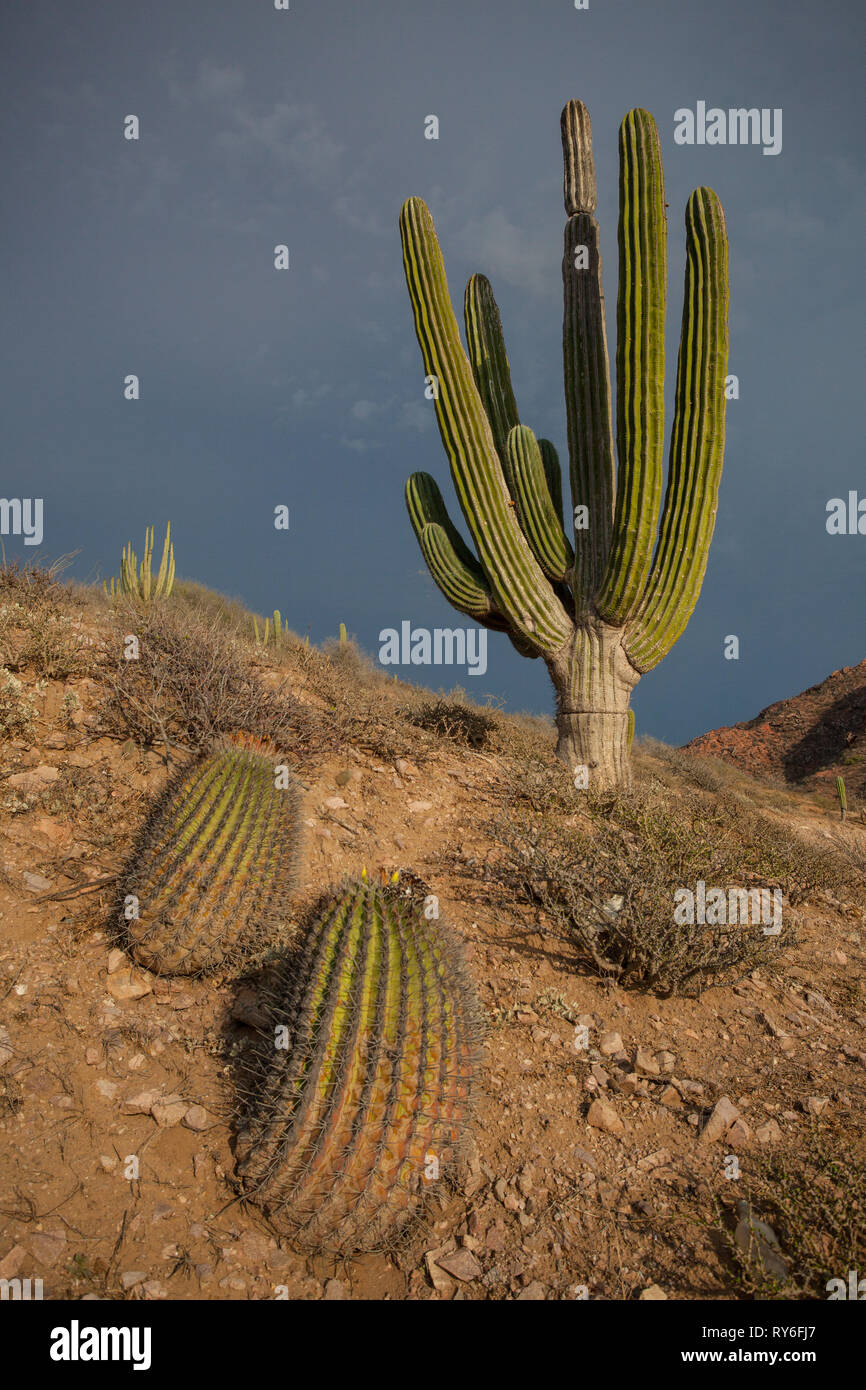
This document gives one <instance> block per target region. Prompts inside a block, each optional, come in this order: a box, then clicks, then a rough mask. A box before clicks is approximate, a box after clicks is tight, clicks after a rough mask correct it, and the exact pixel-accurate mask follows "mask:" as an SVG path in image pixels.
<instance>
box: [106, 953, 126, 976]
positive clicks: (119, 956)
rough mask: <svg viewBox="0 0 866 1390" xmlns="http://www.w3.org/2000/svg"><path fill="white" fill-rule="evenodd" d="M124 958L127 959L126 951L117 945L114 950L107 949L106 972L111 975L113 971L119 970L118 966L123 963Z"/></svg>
mask: <svg viewBox="0 0 866 1390" xmlns="http://www.w3.org/2000/svg"><path fill="white" fill-rule="evenodd" d="M126 959H127V956H126V952H125V951H121V950H120V948H119V947H117V946H115V948H114V950H112V951H109V953H108V973H109V975H113V974H114V973H115V971H117V970H119V969H120V967H121V966H122V965H123V964H124V963H125V961H126Z"/></svg>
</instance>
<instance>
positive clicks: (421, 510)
mask: <svg viewBox="0 0 866 1390" xmlns="http://www.w3.org/2000/svg"><path fill="white" fill-rule="evenodd" d="M406 507H407V509H408V511H409V520H410V521H411V522H412V526H413V528H414V531H415V534H416V536H418V538H419V540H420V537H421V532H422V531H423V530H424V527H425V526H426V525H427V523H428V522H432V523H434V524H435V525H438V526H441V527H442V529H443V530H444V531H446V532H447V533H448V539H449V540H450V542H451V545H452V547H453V548H454V551H455V553H456V554H457V556H458V557H459V559H460V560H461V562H462V563H463V564H464V565H465V566H466V568H467V569H469V570H471V571H472V573H473V575H474V576H475V578H476V579H477V581H478V583H479V584H483V585H484V586H485V587H487V588H488V589H489V587H490V586H489V585H488V584H487V580H486V579H485V577H484V571H483V569H482V568H481V566H480V565H479V563H478V561H477V559H476V558H475V556H474V555H473V554H472V551H471V550H470V549H469V546H468V545H467V544H466V542H465V541H464V539H463V537H462V536H461V534H460V532H459V531H458V530H457V527H456V526H455V525H454V523H453V521H452V520H451V518H450V516H449V515H448V509H447V507H446V506H445V503H444V501H443V499H442V493H441V492H440V491H439V487H438V485H437V483H436V480H435V478H431V476H430V474H429V473H413V474H412V475H411V477H410V478H409V480H408V482H407V483H406Z"/></svg>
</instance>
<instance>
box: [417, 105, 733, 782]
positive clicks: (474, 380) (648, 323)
mask: <svg viewBox="0 0 866 1390" xmlns="http://www.w3.org/2000/svg"><path fill="white" fill-rule="evenodd" d="M561 129H562V145H563V153H564V161H565V179H564V193H565V210H566V213H567V215H568V221H567V223H566V227H565V252H564V256H563V262H562V273H563V286H564V298H565V314H564V324H563V358H564V367H565V400H566V415H567V426H568V449H569V458H570V480H571V494H572V506H573V511H572V514H571V515H570V516H569V519H568V524H567V525H566V524H565V521H564V518H563V511H562V481H561V474H560V468H559V462H558V458H557V454H556V450H555V449H554V447H553V445H552V444H551V443H550V442H549V441H548V440H546V439H536V437H535V435H534V434H533V432H532V430H531V429H529V428H528V427H527V426H526V425H524V424H522V423H521V422H520V420H519V417H518V413H517V405H516V402H515V398H514V392H513V390H512V386H511V378H510V373H509V368H508V359H507V357H506V353H505V346H504V341H503V336H502V326H501V322H500V316H499V311H498V308H497V305H496V302H495V300H494V298H493V293H492V290H491V287H490V284H489V282H488V281H487V280H486V279H485V277H484V276H482V275H474V276H473V277H472V278H471V280H470V281H469V284H468V286H467V288H466V294H465V299H464V320H465V328H466V343H467V350H468V351H464V348H463V346H462V343H461V341H460V334H459V330H458V326H457V320H456V318H455V315H454V310H453V308H452V305H451V300H450V297H449V292H448V285H447V281H446V278H445V268H444V264H443V261H442V254H441V251H440V248H439V242H438V240H437V237H436V232H435V228H434V226H433V220H432V218H431V216H430V212H429V211H428V209H427V207H426V205H425V204H424V203H423V202H422V200H421V199H420V198H409V199H408V200H407V201H406V202H405V203H404V205H403V208H402V211H401V215H400V231H401V237H402V243H403V264H404V269H405V273H406V281H407V284H408V288H409V295H410V299H411V302H412V307H413V310H414V317H415V329H416V333H417V336H418V341H419V343H420V346H421V352H422V355H423V358H424V364H425V369H426V372H427V373H428V377H432V378H434V379H435V382H436V390H435V391H434V399H435V409H436V416H437V420H438V423H439V431H440V434H441V436H442V441H443V443H444V445H445V450H446V453H447V454H448V458H449V461H450V464H451V474H452V478H453V480H454V485H455V488H456V491H457V496H458V499H459V502H460V506H461V509H462V511H463V515H464V517H465V519H466V522H467V525H468V527H469V530H470V532H471V535H472V538H473V540H474V542H475V548H476V551H477V554H475V553H473V551H472V550H471V549H470V548H469V546H468V545H467V544H466V542H465V541H464V540H463V538H462V536H461V535H460V532H459V531H458V530H457V528H456V527H455V526H454V524H453V522H452V521H451V519H450V517H449V516H448V513H447V511H446V508H445V503H444V502H443V500H442V496H441V493H440V491H439V488H438V486H437V484H436V482H435V481H434V479H433V478H432V477H431V476H430V475H429V474H427V473H413V474H412V476H411V477H410V478H409V481H408V483H407V486H406V501H407V506H408V510H409V516H410V518H411V521H412V525H413V527H414V530H415V534H416V536H417V538H418V542H419V545H420V547H421V551H422V553H423V555H424V558H425V560H426V562H427V565H428V568H429V570H430V573H431V574H432V576H433V578H434V580H435V581H436V583H437V584H438V586H439V588H440V589H441V591H442V593H443V594H444V595H445V597H446V598H447V599H448V600H449V602H450V603H451V604H452V605H453V606H454V607H455V608H457V609H459V610H460V612H462V613H465V614H467V616H469V617H470V618H472V619H474V620H475V621H476V622H479V623H482V624H483V625H484V626H485V627H488V628H492V629H494V630H496V631H502V632H505V633H507V635H508V636H509V638H510V639H511V641H512V643H513V645H514V646H515V647H516V649H517V650H518V651H519V652H520V653H521V655H523V656H527V657H539V656H540V657H541V658H542V659H543V661H544V662H545V664H546V666H547V668H548V671H549V673H550V675H551V678H552V680H553V685H554V689H555V692H556V700H557V716H556V718H557V729H558V745H557V753H558V755H559V757H560V758H561V759H562V760H563V761H564V762H565V763H567V764H568V766H569V767H571V768H572V769H583V768H585V769H586V779H587V780H586V782H582V781H581V780H580V779H579V778H578V777H577V776H576V777H575V784H576V785H592V786H593V787H596V788H603V787H609V786H618V787H627V786H628V785H629V781H630V771H629V759H628V747H627V745H628V731H629V723H628V709H629V699H630V695H631V691H632V690H633V688H634V686H635V685H636V684H637V682H638V680H639V679H640V677H641V676H642V675H643V674H644V673H645V672H646V671H650V670H652V668H653V667H654V666H656V665H657V664H658V662H660V661H661V659H662V657H664V656H665V655H666V654H667V653H668V652H669V651H670V649H671V647H672V646H673V644H674V642H676V640H677V638H678V637H679V636H680V635H681V634H682V632H683V630H684V629H685V626H686V624H687V622H688V620H689V617H690V616H691V614H692V611H693V610H694V607H695V604H696V603H697V600H698V596H699V594H700V589H701V584H702V581H703V576H704V571H705V569H706V563H707V553H708V549H709V544H710V539H711V537H712V532H713V526H714V523H715V515H716V503H717V496H718V488H719V480H720V477H721V471H722V460H723V452H724V424H725V389H724V388H725V374H726V370H727V357H728V327H727V314H728V245H727V236H726V231H725V219H724V213H723V211H722V207H721V204H720V202H719V199H718V197H717V196H716V194H715V193H714V192H713V191H712V189H709V188H698V189H696V190H695V191H694V192H693V193H692V194H691V196H690V198H689V200H688V203H687V206H686V217H685V222H686V275H685V297H684V308H683V321H682V332H681V337H680V350H679V362H678V369H677V384H676V404H675V413H674V421H673V429H672V434H671V443H670V457H669V465H668V476H667V486H666V490H665V497H664V505H663V507H662V508H661V523H660V525H659V507H660V503H661V494H662V471H663V465H662V447H663V436H664V315H665V287H666V275H667V247H666V238H667V227H666V217H665V207H666V204H665V195H664V182H663V175H662V163H661V151H660V145H659V137H658V132H657V130H656V126H655V122H654V121H653V118H652V116H650V115H649V113H648V112H646V111H642V110H634V111H630V112H629V114H628V115H627V116H626V118H625V120H624V121H623V123H622V126H621V127H620V138H619V157H620V181H619V297H618V303H617V351H616V384H617V391H616V397H617V412H616V413H617V431H616V451H615V449H614V438H613V422H612V409H611V385H610V368H609V361H608V352H607V341H606V330H605V319H604V297H603V293H602V283H601V254H600V249H599V227H598V222H597V220H596V218H595V215H594V214H595V208H596V182H595V167H594V163H593V155H592V133H591V126H590V119H589V112H588V111H587V109H586V107H585V106H584V105H583V103H582V102H579V101H570V102H569V103H568V105H567V106H566V107H565V109H564V111H563V113H562V118H561ZM615 454H616V458H617V459H618V463H615Z"/></svg>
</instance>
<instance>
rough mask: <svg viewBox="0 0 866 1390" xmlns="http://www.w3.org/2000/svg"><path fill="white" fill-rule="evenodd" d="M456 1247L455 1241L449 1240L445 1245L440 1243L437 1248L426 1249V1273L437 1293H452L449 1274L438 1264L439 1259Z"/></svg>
mask: <svg viewBox="0 0 866 1390" xmlns="http://www.w3.org/2000/svg"><path fill="white" fill-rule="evenodd" d="M456 1249H457V1242H456V1241H455V1240H453V1239H452V1240H449V1241H448V1242H447V1243H446V1244H445V1245H440V1246H439V1248H438V1249H437V1250H428V1251H427V1253H426V1254H425V1256H424V1262H425V1264H426V1266H427V1274H428V1276H429V1278H430V1282H431V1284H432V1285H433V1287H434V1289H436V1290H437V1291H438V1292H439V1293H452V1292H453V1289H454V1283H453V1281H452V1279H451V1278H450V1276H449V1275H448V1274H446V1272H445V1270H444V1269H442V1267H441V1266H440V1264H439V1261H440V1259H442V1258H443V1257H444V1256H446V1255H451V1254H453V1253H454V1251H455V1250H456Z"/></svg>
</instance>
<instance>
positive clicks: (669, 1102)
mask: <svg viewBox="0 0 866 1390" xmlns="http://www.w3.org/2000/svg"><path fill="white" fill-rule="evenodd" d="M659 1100H660V1101H661V1103H662V1105H666V1106H667V1107H668V1109H669V1110H682V1108H683V1102H682V1097H681V1096H680V1093H679V1091H678V1090H677V1088H676V1086H665V1088H664V1090H663V1091H662V1093H661V1095H660V1096H659Z"/></svg>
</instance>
